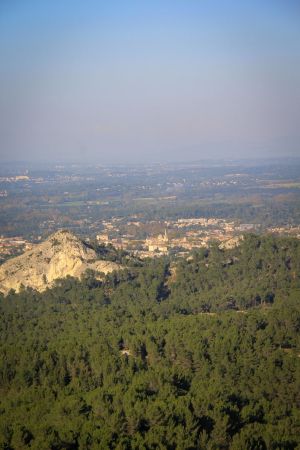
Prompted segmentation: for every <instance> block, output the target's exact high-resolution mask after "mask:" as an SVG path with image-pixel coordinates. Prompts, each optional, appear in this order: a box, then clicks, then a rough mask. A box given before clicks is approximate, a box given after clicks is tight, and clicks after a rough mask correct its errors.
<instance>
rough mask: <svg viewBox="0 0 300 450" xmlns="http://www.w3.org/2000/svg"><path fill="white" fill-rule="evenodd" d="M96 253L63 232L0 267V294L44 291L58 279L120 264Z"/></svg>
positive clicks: (101, 270)
mask: <svg viewBox="0 0 300 450" xmlns="http://www.w3.org/2000/svg"><path fill="white" fill-rule="evenodd" d="M97 258H98V257H97V254H96V252H95V251H94V250H93V249H91V248H89V247H88V246H87V245H86V244H85V243H84V242H83V241H82V240H81V239H79V238H78V237H77V236H75V235H74V234H73V233H71V232H69V231H67V230H62V231H57V232H56V233H54V234H53V235H51V236H50V237H49V238H48V239H47V240H46V241H44V242H42V243H41V244H38V245H36V246H35V247H34V248H33V249H32V250H29V251H27V252H25V253H23V255H20V256H17V257H16V258H12V259H10V260H8V261H6V262H5V263H4V264H2V265H1V266H0V292H3V293H4V294H7V293H8V291H9V290H10V289H14V290H15V291H16V292H19V291H20V288H21V286H24V287H31V288H33V289H36V290H38V291H40V292H41V291H44V290H45V289H46V288H47V287H51V286H53V284H54V281H55V280H56V279H58V278H65V277H66V276H68V275H70V276H72V277H76V278H79V277H80V276H81V275H82V274H83V273H84V272H85V271H86V270H87V269H91V270H94V271H96V272H103V273H105V274H107V273H109V272H112V271H113V270H118V269H120V268H121V266H120V265H118V264H116V263H114V262H111V261H103V260H102V261H101V260H99V259H97Z"/></svg>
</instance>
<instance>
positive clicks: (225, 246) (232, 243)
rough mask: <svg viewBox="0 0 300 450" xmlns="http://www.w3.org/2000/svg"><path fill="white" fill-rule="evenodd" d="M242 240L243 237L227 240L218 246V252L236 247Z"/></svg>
mask: <svg viewBox="0 0 300 450" xmlns="http://www.w3.org/2000/svg"><path fill="white" fill-rule="evenodd" d="M243 239H244V237H243V236H236V237H233V238H231V239H228V241H225V242H222V243H221V244H220V245H219V249H220V250H230V249H232V248H235V247H238V246H239V245H240V243H241V241H242V240H243Z"/></svg>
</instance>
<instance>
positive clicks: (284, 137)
mask: <svg viewBox="0 0 300 450" xmlns="http://www.w3.org/2000/svg"><path fill="white" fill-rule="evenodd" d="M0 156H1V160H2V161H21V160H22V161H24V160H28V161H30V160H32V161H33V160H35V161H74V162H89V163H92V162H95V163H97V164H99V163H127V162H128V163H133V162H138V163H139V162H141V163H143V162H147V163H148V162H168V161H187V160H188V161H193V160H200V159H206V158H249V157H251V158H259V157H281V156H283V157H284V156H300V2H299V0H251V1H250V0H245V1H237V0H218V1H217V0H148V1H147V0H136V1H135V0H128V1H127V0H110V1H107V0H106V1H101V0H97V1H96V0H81V1H78V0H56V1H55V0H42V1H41V0H35V1H34V0H0Z"/></svg>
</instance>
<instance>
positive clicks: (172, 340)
mask: <svg viewBox="0 0 300 450" xmlns="http://www.w3.org/2000/svg"><path fill="white" fill-rule="evenodd" d="M299 256H300V243H299V241H297V240H294V239H274V238H270V237H257V236H249V237H247V238H246V239H245V241H244V242H243V243H242V244H241V246H239V247H237V248H235V249H232V250H226V251H224V250H220V249H219V248H218V247H217V246H212V247H211V248H210V249H209V250H204V249H203V250H199V251H195V252H194V253H193V254H192V255H191V257H190V258H188V260H184V259H182V260H178V261H176V260H171V261H170V260H168V259H164V258H162V259H154V260H148V261H146V262H144V263H143V264H137V263H135V264H132V263H129V264H128V268H127V269H126V270H124V271H123V272H120V273H118V274H117V273H113V274H110V275H108V276H107V277H106V278H105V280H104V281H102V282H100V281H98V280H96V279H95V278H94V276H93V273H87V274H86V276H85V277H83V279H82V280H80V281H78V280H75V279H72V278H69V279H66V280H60V281H59V282H58V283H57V286H56V287H54V288H53V289H49V290H47V291H46V292H44V293H42V294H40V293H37V292H34V291H31V292H30V291H23V292H21V293H20V294H15V293H13V292H11V293H10V294H9V295H8V296H7V297H6V298H1V300H0V310H1V311H0V312H1V329H0V333H1V366H0V388H1V396H0V448H2V449H7V450H9V449H15V450H17V449H23V448H24V449H26V448H32V449H36V450H43V449H45V450H46V449H52V450H60V449H72V450H73V449H74V450H76V449H81V450H84V449H91V450H92V449H128V450H129V449H136V450H140V449H168V450H173V449H174V450H175V449H180V450H181V449H189V450H192V449H234V450H240V449H246V450H247V449H248V450H254V449H262V450H263V449H274V450H275V449H296V448H299V447H297V446H299V445H300V438H299V436H300V426H299V420H300V411H299V406H300V405H299V403H300V398H299V392H300V376H299V373H300V371H299V365H300V358H299V356H300V342H299V331H300V303H299V293H300V282H299V281H300V280H299V274H300V270H299V269H300V267H299V265H300V257H299ZM123 259H124V258H123ZM124 260H125V259H124Z"/></svg>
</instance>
